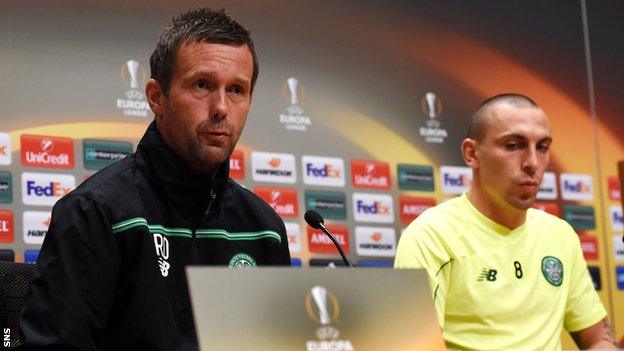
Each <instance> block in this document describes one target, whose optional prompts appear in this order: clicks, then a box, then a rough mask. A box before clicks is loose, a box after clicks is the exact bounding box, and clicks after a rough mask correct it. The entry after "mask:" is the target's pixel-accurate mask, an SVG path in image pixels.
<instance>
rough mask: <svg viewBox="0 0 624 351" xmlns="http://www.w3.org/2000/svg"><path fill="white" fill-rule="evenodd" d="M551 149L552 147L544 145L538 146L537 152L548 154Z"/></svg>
mask: <svg viewBox="0 0 624 351" xmlns="http://www.w3.org/2000/svg"><path fill="white" fill-rule="evenodd" d="M549 149H550V145H546V144H543V145H538V146H537V150H538V151H540V152H546V151H548V150H549Z"/></svg>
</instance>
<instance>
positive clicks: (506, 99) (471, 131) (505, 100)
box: [468, 93, 540, 141]
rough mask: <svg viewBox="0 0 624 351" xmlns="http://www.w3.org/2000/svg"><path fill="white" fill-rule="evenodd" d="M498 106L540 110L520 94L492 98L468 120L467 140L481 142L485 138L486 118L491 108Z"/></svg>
mask: <svg viewBox="0 0 624 351" xmlns="http://www.w3.org/2000/svg"><path fill="white" fill-rule="evenodd" d="M500 104H508V105H511V106H514V107H517V108H519V109H524V108H535V109H539V108H540V107H539V105H537V103H535V101H533V100H532V99H531V98H529V97H528V96H525V95H522V94H513V93H510V94H500V95H496V96H493V97H491V98H489V99H487V100H485V101H483V102H482V103H481V105H479V107H478V108H477V110H476V111H475V113H474V114H473V115H472V117H471V118H470V125H469V126H468V138H470V139H473V140H476V141H481V140H483V137H485V133H486V132H487V127H488V120H489V118H488V117H490V116H491V115H492V108H493V107H495V106H497V105H500Z"/></svg>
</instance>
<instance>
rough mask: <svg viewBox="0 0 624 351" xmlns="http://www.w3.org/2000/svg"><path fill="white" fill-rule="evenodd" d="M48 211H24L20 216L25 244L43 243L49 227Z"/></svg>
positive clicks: (49, 215)
mask: <svg viewBox="0 0 624 351" xmlns="http://www.w3.org/2000/svg"><path fill="white" fill-rule="evenodd" d="M50 217H51V214H50V212H40V211H25V212H24V213H23V216H22V219H23V221H22V224H23V228H24V231H23V233H24V242H25V243H26V244H37V245H41V244H43V239H44V238H45V236H46V234H47V233H48V228H49V227H50Z"/></svg>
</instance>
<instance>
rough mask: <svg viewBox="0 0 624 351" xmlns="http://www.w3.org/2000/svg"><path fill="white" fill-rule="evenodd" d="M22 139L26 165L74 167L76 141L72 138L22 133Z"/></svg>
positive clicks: (22, 150) (23, 162)
mask: <svg viewBox="0 0 624 351" xmlns="http://www.w3.org/2000/svg"><path fill="white" fill-rule="evenodd" d="M20 140H21V145H22V148H21V159H22V164H23V165H24V166H28V167H47V168H65V169H70V168H74V142H73V141H72V140H71V139H70V138H60V137H51V136H40V135H22V136H21V137H20Z"/></svg>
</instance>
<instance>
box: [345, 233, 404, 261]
mask: <svg viewBox="0 0 624 351" xmlns="http://www.w3.org/2000/svg"><path fill="white" fill-rule="evenodd" d="M355 248H356V250H355V251H356V252H357V254H358V255H360V256H376V257H393V256H394V255H395V254H396V232H395V231H394V228H384V227H355Z"/></svg>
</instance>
